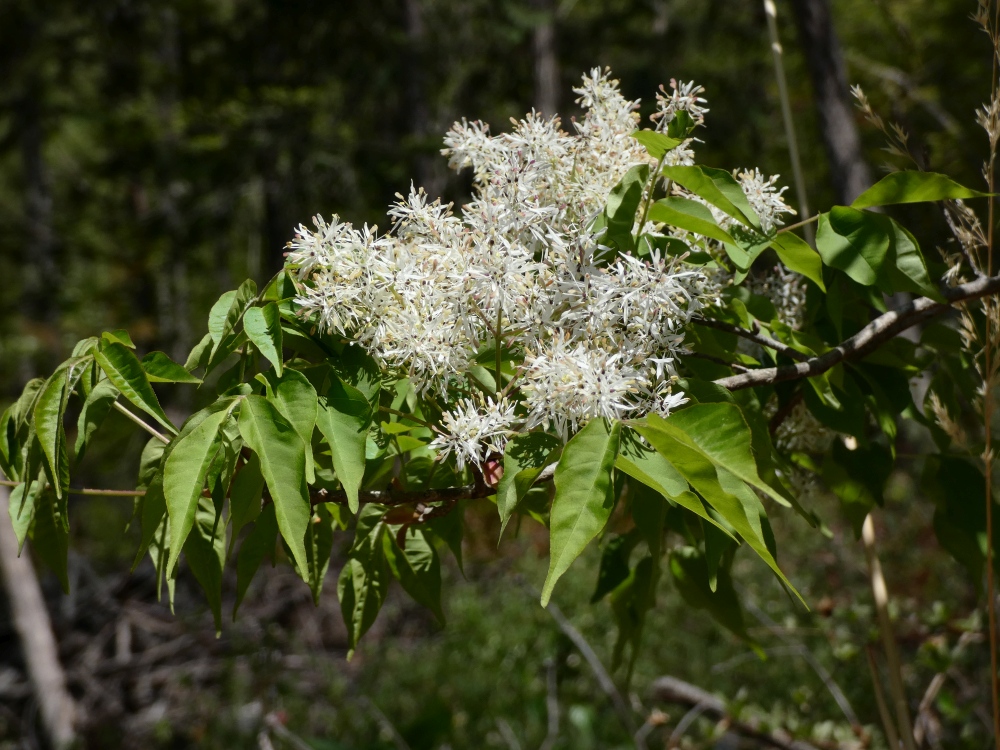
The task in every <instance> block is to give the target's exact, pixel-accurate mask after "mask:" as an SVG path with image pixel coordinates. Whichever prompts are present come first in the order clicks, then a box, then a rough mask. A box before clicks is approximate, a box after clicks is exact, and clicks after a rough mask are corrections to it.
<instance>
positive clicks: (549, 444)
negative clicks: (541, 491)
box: [497, 432, 560, 536]
mask: <svg viewBox="0 0 1000 750" xmlns="http://www.w3.org/2000/svg"><path fill="white" fill-rule="evenodd" d="M559 447H560V442H559V439H558V438H557V437H555V436H554V435H549V434H548V433H546V432H530V433H528V434H527V435H516V436H515V437H513V438H511V439H510V440H509V441H508V442H507V447H506V449H505V450H504V454H503V476H501V477H500V483H499V484H498V485H497V510H498V511H499V512H500V536H503V532H504V529H506V528H507V524H508V522H509V521H510V517H511V514H512V513H513V512H514V509H515V508H516V507H517V504H518V503H520V502H521V500H523V499H524V496H525V495H526V494H528V490H530V489H531V486H532V484H534V482H535V480H536V479H537V478H538V475H539V474H541V473H542V469H544V468H545V467H546V466H548V465H549V464H550V463H552V462H553V461H554V460H556V458H557V457H558V453H557V452H556V451H558V450H559Z"/></svg>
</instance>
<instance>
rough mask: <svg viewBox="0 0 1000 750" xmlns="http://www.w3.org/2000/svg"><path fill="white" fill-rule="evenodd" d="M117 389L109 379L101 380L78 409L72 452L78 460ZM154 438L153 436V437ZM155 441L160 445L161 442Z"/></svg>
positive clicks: (108, 407) (106, 412)
mask: <svg viewBox="0 0 1000 750" xmlns="http://www.w3.org/2000/svg"><path fill="white" fill-rule="evenodd" d="M118 395H119V393H118V389H117V388H115V385H114V383H112V382H111V381H110V380H102V381H101V382H100V383H98V384H97V385H96V386H94V389H93V390H92V391H91V392H90V395H89V396H87V400H86V401H84V402H83V408H82V409H81V410H80V417H79V419H78V420H77V423H76V446H75V450H74V452H75V453H76V458H77V460H78V461H79V460H80V458H81V457H82V456H83V453H84V450H86V447H87V444H88V443H89V442H90V438H92V437H93V436H94V433H95V432H96V431H97V428H98V427H100V426H101V424H102V423H103V422H104V420H105V418H106V417H107V416H108V414H109V413H110V412H111V408H112V407H113V406H114V403H115V401H116V400H117V399H118ZM154 439H155V438H154ZM156 442H158V443H160V444H161V445H162V442H160V441H159V440H157V441H156Z"/></svg>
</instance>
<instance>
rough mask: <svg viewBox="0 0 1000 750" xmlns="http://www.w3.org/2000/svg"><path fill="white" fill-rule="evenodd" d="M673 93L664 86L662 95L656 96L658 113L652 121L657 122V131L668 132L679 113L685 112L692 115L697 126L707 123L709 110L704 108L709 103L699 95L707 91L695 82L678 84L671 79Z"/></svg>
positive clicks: (661, 89)
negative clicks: (706, 115) (706, 117)
mask: <svg viewBox="0 0 1000 750" xmlns="http://www.w3.org/2000/svg"><path fill="white" fill-rule="evenodd" d="M670 88H671V89H672V90H671V91H669V92H668V91H667V90H666V89H665V88H664V87H663V86H662V85H661V86H660V93H659V94H657V95H656V108H657V112H656V114H654V115H653V116H652V117H651V118H650V119H652V120H654V121H658V122H657V129H659V130H662V131H666V129H667V125H669V124H670V123H671V122H672V121H673V119H674V118H675V117H676V116H677V113H678V112H681V111H684V112H687V113H688V114H689V115H691V119H692V120H694V122H695V124H696V125H703V124H704V123H705V114H706V113H707V112H708V111H709V110H708V108H706V107H704V106H702V105H704V104H707V103H708V102H707V101H706V100H705V99H703V98H702V97H701V96H699V94H704V93H705V89H704V87H702V86H699V85H698V84H696V83H695V82H694V81H688V82H687V83H684V82H683V81H681V82H680V83H678V82H677V81H676V80H675V79H673V78H671V79H670Z"/></svg>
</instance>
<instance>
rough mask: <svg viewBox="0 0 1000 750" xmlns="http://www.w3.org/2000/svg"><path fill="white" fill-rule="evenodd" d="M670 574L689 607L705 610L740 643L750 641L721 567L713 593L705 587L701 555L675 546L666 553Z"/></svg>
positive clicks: (706, 583) (707, 579)
mask: <svg viewBox="0 0 1000 750" xmlns="http://www.w3.org/2000/svg"><path fill="white" fill-rule="evenodd" d="M670 573H671V574H672V576H673V579H674V584H675V585H676V586H677V590H678V591H679V592H680V594H681V596H682V597H683V598H684V601H686V602H687V603H688V604H689V605H691V606H692V607H697V608H698V609H704V610H707V611H708V613H709V614H710V615H712V617H713V618H715V620H716V622H718V623H719V624H720V625H722V626H723V627H725V628H727V629H728V630H730V631H732V632H733V633H734V634H735V635H737V636H739V637H740V638H742V639H743V640H745V641H751V640H752V639H751V638H750V636H749V635H748V634H747V629H746V623H745V622H744V620H743V608H742V607H741V606H740V600H739V597H737V595H736V590H735V589H734V588H733V582H732V578H731V577H730V575H729V571H728V570H726V569H724V568H723V569H722V570H720V571H719V572H718V582H717V585H716V587H715V590H714V591H713V590H712V588H711V587H710V585H709V575H708V564H707V562H706V560H705V556H704V555H703V554H702V553H701V552H699V551H698V550H697V549H695V548H694V547H678V548H676V549H674V550H672V551H671V552H670Z"/></svg>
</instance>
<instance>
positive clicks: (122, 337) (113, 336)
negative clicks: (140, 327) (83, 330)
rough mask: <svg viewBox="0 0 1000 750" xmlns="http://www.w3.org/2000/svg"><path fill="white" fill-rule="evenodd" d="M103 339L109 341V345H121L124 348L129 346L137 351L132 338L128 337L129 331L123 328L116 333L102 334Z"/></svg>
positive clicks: (107, 332) (106, 332)
mask: <svg viewBox="0 0 1000 750" xmlns="http://www.w3.org/2000/svg"><path fill="white" fill-rule="evenodd" d="M101 339H102V340H104V341H107V342H108V343H109V344H121V345H122V346H127V347H128V348H129V349H135V344H133V343H132V337H131V336H129V335H128V331H126V330H124V329H122V328H119V329H117V330H115V331H105V332H104V333H102V334H101Z"/></svg>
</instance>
